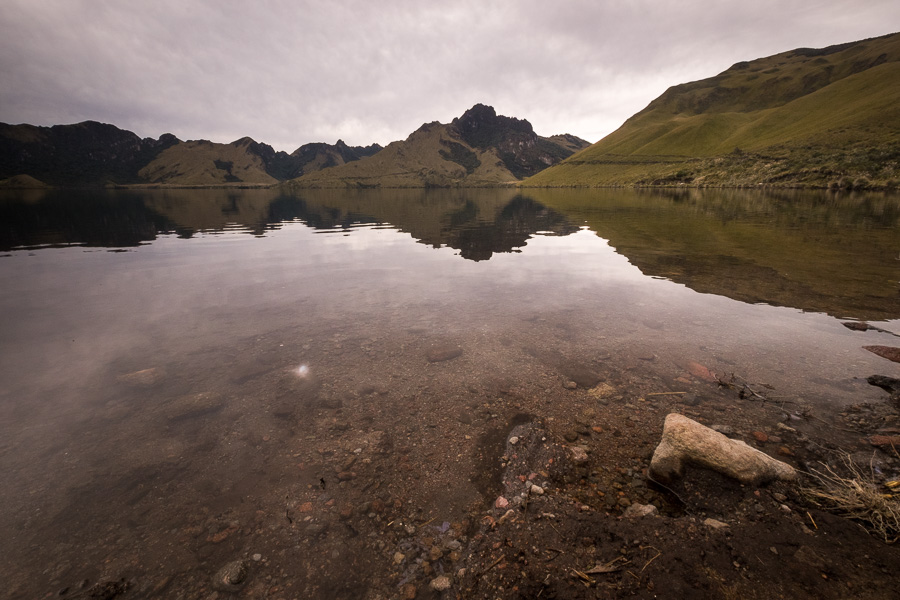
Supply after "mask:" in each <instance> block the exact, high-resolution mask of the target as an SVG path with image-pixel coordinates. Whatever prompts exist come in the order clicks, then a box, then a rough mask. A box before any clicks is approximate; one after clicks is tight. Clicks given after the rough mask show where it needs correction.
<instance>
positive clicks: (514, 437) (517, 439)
mask: <svg viewBox="0 0 900 600" xmlns="http://www.w3.org/2000/svg"><path fill="white" fill-rule="evenodd" d="M509 443H510V444H512V445H513V446H515V445H516V444H518V443H519V438H518V437H517V436H512V437H511V438H509Z"/></svg>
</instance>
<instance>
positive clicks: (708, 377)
mask: <svg viewBox="0 0 900 600" xmlns="http://www.w3.org/2000/svg"><path fill="white" fill-rule="evenodd" d="M687 370H688V373H690V374H691V375H693V376H694V377H696V378H697V379H702V380H703V381H717V379H716V376H715V375H713V374H712V372H711V371H710V370H709V369H707V368H706V367H704V366H703V365H701V364H700V363H698V362H696V361H693V360H691V361H688V363H687Z"/></svg>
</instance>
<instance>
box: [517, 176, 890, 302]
mask: <svg viewBox="0 0 900 600" xmlns="http://www.w3.org/2000/svg"><path fill="white" fill-rule="evenodd" d="M526 195H527V196H528V197H530V198H532V199H533V200H534V201H536V202H538V203H540V204H542V205H544V206H546V207H548V208H550V209H552V210H554V211H556V212H558V213H560V214H563V215H565V216H566V217H567V218H568V219H569V220H570V221H571V222H572V223H576V224H584V225H587V226H588V227H589V228H590V229H591V230H592V231H593V232H595V233H596V234H597V235H598V236H599V237H601V238H603V239H605V240H608V241H609V244H610V246H612V247H613V248H615V250H616V252H618V253H619V254H622V255H624V256H626V257H627V258H628V260H629V261H630V262H631V263H632V264H633V265H635V266H637V267H638V268H639V269H640V270H641V272H642V273H644V274H645V275H648V276H653V277H664V278H666V279H671V280H672V281H675V282H678V283H682V284H684V285H687V286H688V287H690V288H691V289H693V290H695V291H698V292H701V293H711V294H716V295H720V296H726V297H729V298H734V299H736V300H740V301H742V302H748V303H758V302H763V303H766V304H772V305H776V306H790V307H795V308H800V309H802V310H805V311H811V312H825V313H829V314H832V315H834V316H836V317H840V318H856V319H889V318H892V317H893V316H894V315H897V314H898V312H900V295H898V294H897V275H896V274H897V264H898V263H897V241H898V235H897V231H898V227H900V200H898V198H897V197H896V196H894V195H892V194H881V193H878V192H849V193H847V192H839V193H834V194H822V193H821V192H810V191H804V190H768V191H765V192H759V191H756V190H751V191H748V190H739V189H733V190H698V189H656V190H649V189H633V190H613V189H597V190H588V189H542V190H537V189H536V190H528V191H527V192H526Z"/></svg>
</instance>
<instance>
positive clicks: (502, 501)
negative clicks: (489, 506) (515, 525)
mask: <svg viewBox="0 0 900 600" xmlns="http://www.w3.org/2000/svg"><path fill="white" fill-rule="evenodd" d="M507 506H509V500H507V499H506V498H504V497H503V496H497V500H496V501H494V507H495V508H506V507H507Z"/></svg>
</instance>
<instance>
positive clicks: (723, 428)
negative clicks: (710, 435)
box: [710, 424, 734, 435]
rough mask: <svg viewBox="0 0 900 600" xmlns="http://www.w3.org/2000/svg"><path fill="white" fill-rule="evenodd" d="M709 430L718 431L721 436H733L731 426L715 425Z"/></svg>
mask: <svg viewBox="0 0 900 600" xmlns="http://www.w3.org/2000/svg"><path fill="white" fill-rule="evenodd" d="M710 429H712V430H713V431H718V432H719V433H721V434H722V435H732V434H734V427H732V426H731V425H719V424H715V425H713V426H712V427H710Z"/></svg>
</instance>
